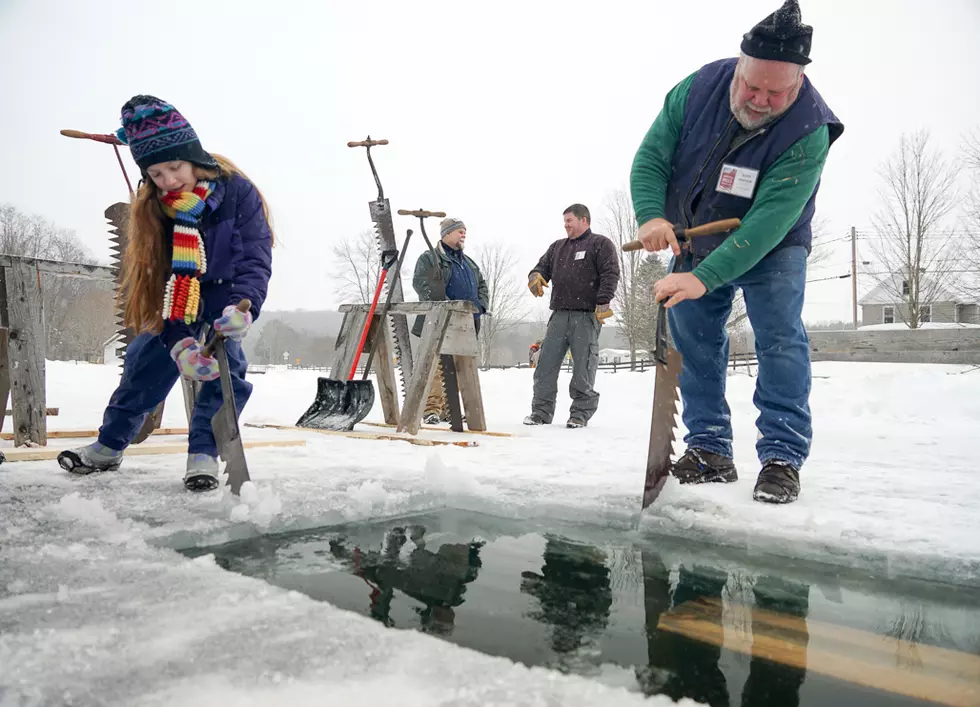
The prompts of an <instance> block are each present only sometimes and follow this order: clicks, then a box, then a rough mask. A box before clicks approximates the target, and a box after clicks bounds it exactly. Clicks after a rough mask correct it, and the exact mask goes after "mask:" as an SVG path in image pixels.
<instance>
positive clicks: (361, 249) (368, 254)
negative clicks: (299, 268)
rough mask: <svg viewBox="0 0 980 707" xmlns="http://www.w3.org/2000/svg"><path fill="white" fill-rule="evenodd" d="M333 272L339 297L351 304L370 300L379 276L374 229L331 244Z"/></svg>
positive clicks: (378, 260) (364, 302)
mask: <svg viewBox="0 0 980 707" xmlns="http://www.w3.org/2000/svg"><path fill="white" fill-rule="evenodd" d="M332 274H333V277H334V280H335V288H334V293H335V294H336V295H337V296H338V297H341V298H342V299H345V300H347V301H348V302H353V303H360V304H368V303H370V302H371V300H372V298H373V297H374V291H375V289H377V287H378V280H379V279H380V278H381V251H380V249H379V247H378V242H377V238H376V236H375V233H374V231H373V230H371V229H368V230H366V231H361V232H360V233H359V234H358V235H357V236H356V237H347V238H345V239H344V240H343V241H341V242H340V243H338V244H337V245H335V246H334V247H333V273H332ZM402 279H404V278H402Z"/></svg>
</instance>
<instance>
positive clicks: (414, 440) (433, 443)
mask: <svg viewBox="0 0 980 707" xmlns="http://www.w3.org/2000/svg"><path fill="white" fill-rule="evenodd" d="M245 427H255V428H258V429H272V430H295V431H297V432H316V433H317V434H322V435H333V436H335V437H349V438H351V439H374V440H382V441H388V442H408V443H409V444H414V445H417V446H420V447H439V446H443V445H452V446H455V447H478V446H480V443H479V442H477V441H476V440H468V439H467V440H449V439H426V438H424V437H413V436H412V435H407V434H402V433H399V432H391V433H387V432H357V431H355V430H351V431H350V432H345V431H343V430H318V429H314V428H312V427H296V426H295V425H272V424H262V423H258V422H246V423H245Z"/></svg>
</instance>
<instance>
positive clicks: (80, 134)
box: [60, 130, 126, 145]
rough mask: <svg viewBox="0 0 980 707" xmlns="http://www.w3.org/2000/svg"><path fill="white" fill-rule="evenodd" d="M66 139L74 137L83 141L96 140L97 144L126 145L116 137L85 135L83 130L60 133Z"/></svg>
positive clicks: (94, 134)
mask: <svg viewBox="0 0 980 707" xmlns="http://www.w3.org/2000/svg"><path fill="white" fill-rule="evenodd" d="M60 132H61V134H62V135H64V136H65V137H74V138H79V139H81V140H95V141H96V142H105V143H108V144H110V145H125V144H126V143H124V142H123V141H122V140H120V139H119V138H117V137H116V136H115V135H98V134H96V133H83V132H82V131H81V130H62V131H60Z"/></svg>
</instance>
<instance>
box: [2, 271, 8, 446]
mask: <svg viewBox="0 0 980 707" xmlns="http://www.w3.org/2000/svg"><path fill="white" fill-rule="evenodd" d="M9 326H10V320H9V319H8V317H7V268H4V267H0V396H3V400H2V401H0V430H2V429H3V423H4V421H5V420H6V419H7V415H6V410H7V398H8V397H10V360H9V358H8V356H7V333H8V329H7V327H9Z"/></svg>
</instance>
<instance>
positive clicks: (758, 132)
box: [685, 116, 768, 218]
mask: <svg viewBox="0 0 980 707" xmlns="http://www.w3.org/2000/svg"><path fill="white" fill-rule="evenodd" d="M732 119H733V120H734V116H733V118H732ZM729 125H731V121H729ZM725 130H726V132H727V130H728V126H726V127H725ZM767 130H768V127H767V126H762V127H761V128H759V129H758V130H756V131H755V132H754V133H752V134H751V135H749V136H748V137H747V138H745V140H743V141H742V142H741V143H740V144H739V145H737V146H736V147H733V148H731V149H730V150H728V152H726V153H725V154H724V155H722V157H721V160H720V161H719V162H717V165H723V164H724V163H725V160H727V159H728V158H729V157H731V156H732V154H734V152H735V151H736V150H741V149H742V148H743V147H745V145H747V144H748V143H750V142H751V141H752V140H754V139H755V138H757V137H759V136H760V135H764V134H765V133H766V131H767ZM723 134H724V133H723ZM715 148H717V144H716V145H715ZM715 148H712V150H711V152H712V154H714V151H715ZM707 164H708V161H707V160H706V161H705V163H704V164H703V165H701V171H699V172H698V176H697V179H695V180H694V184H693V185H691V192H693V191H694V186H695V185H697V183H698V180H700V179H701V174H702V173H703V172H704V168H705V167H706V166H707ZM713 171H714V170H712V172H713ZM705 188H707V185H705ZM691 192H688V196H690V193H691ZM691 216H692V218H694V217H696V216H697V212H696V211H695V210H692V211H691ZM686 217H687V215H686V214H685V218H686Z"/></svg>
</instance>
